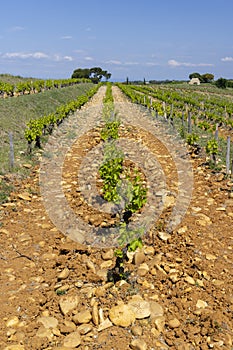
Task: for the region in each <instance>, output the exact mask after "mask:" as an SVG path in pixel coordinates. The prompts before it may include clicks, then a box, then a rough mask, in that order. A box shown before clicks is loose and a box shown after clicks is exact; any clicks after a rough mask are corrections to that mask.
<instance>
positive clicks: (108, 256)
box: [101, 249, 114, 260]
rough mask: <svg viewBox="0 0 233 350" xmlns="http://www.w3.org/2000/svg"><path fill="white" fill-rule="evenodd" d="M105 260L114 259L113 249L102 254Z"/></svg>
mask: <svg viewBox="0 0 233 350" xmlns="http://www.w3.org/2000/svg"><path fill="white" fill-rule="evenodd" d="M101 257H102V259H103V260H112V259H113V257H114V251H113V249H108V250H104V251H103V252H102V254H101Z"/></svg>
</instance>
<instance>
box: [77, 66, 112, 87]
mask: <svg viewBox="0 0 233 350" xmlns="http://www.w3.org/2000/svg"><path fill="white" fill-rule="evenodd" d="M103 77H105V79H106V80H108V79H110V78H111V73H109V72H108V71H106V70H102V68H100V67H93V68H78V69H75V70H74V72H73V74H72V76H71V78H76V79H77V78H86V79H91V80H92V82H93V83H95V84H97V83H99V82H100V81H101V79H102V78H103Z"/></svg>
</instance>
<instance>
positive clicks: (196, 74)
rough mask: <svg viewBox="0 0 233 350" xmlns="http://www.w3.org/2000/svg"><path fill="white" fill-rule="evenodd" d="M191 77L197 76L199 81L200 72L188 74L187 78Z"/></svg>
mask: <svg viewBox="0 0 233 350" xmlns="http://www.w3.org/2000/svg"><path fill="white" fill-rule="evenodd" d="M192 78H198V79H199V80H200V81H201V74H200V73H191V74H189V79H190V80H191V79H192Z"/></svg>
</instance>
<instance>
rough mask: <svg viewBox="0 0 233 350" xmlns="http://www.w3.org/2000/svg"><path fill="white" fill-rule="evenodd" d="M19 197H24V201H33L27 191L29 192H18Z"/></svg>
mask: <svg viewBox="0 0 233 350" xmlns="http://www.w3.org/2000/svg"><path fill="white" fill-rule="evenodd" d="M18 197H19V199H23V200H24V201H31V199H32V197H31V195H30V193H27V192H25V193H21V194H18Z"/></svg>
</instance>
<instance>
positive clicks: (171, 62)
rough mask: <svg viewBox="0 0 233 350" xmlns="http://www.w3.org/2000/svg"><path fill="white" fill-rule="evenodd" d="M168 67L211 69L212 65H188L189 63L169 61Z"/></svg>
mask: <svg viewBox="0 0 233 350" xmlns="http://www.w3.org/2000/svg"><path fill="white" fill-rule="evenodd" d="M168 65H169V66H171V67H212V66H213V64H212V63H190V62H178V61H176V60H169V61H168Z"/></svg>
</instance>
